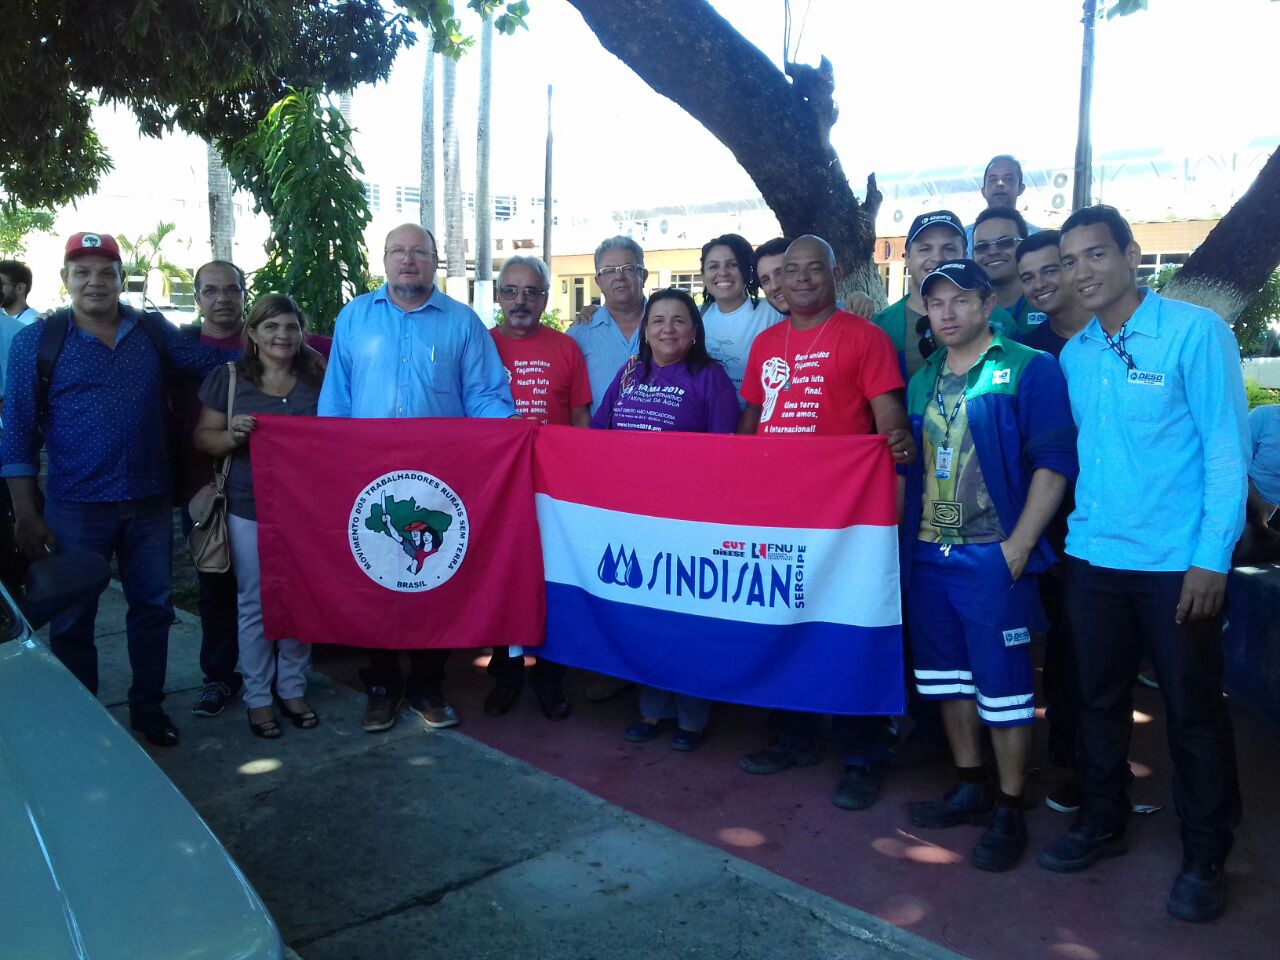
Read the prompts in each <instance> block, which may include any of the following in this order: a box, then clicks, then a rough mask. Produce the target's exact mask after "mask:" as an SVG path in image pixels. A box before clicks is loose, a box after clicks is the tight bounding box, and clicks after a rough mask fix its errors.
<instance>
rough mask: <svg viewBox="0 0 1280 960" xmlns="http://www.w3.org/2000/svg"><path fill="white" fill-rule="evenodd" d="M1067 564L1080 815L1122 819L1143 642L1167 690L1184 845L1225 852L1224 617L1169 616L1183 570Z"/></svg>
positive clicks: (1230, 760) (1232, 815) (1234, 818)
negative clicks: (1184, 619)
mask: <svg viewBox="0 0 1280 960" xmlns="http://www.w3.org/2000/svg"><path fill="white" fill-rule="evenodd" d="M1065 567H1066V575H1067V579H1066V602H1067V610H1068V614H1069V616H1070V618H1071V625H1072V628H1073V638H1074V640H1075V653H1076V669H1077V678H1078V680H1079V684H1080V738H1079V742H1078V747H1079V759H1078V763H1077V767H1076V781H1077V785H1078V786H1079V789H1080V800H1081V810H1080V817H1081V819H1082V820H1087V821H1090V822H1093V823H1097V824H1099V825H1100V826H1101V827H1102V828H1103V829H1108V830H1115V831H1121V830H1123V829H1124V824H1125V820H1126V819H1127V817H1128V814H1129V797H1128V795H1127V794H1128V784H1129V776H1128V769H1129V767H1128V757H1129V740H1130V735H1131V734H1132V732H1133V684H1134V681H1135V680H1136V678H1137V675H1138V664H1139V661H1140V659H1141V657H1142V654H1143V651H1144V650H1145V651H1146V653H1147V655H1148V656H1149V657H1150V658H1151V663H1152V666H1153V667H1154V668H1155V672H1156V679H1157V680H1159V682H1160V690H1161V693H1162V694H1163V695H1164V699H1165V711H1166V713H1167V723H1168V738H1169V752H1170V754H1171V755H1172V758H1173V770H1174V773H1173V802H1174V806H1175V808H1176V809H1177V811H1178V818H1179V819H1180V820H1181V822H1182V844H1183V850H1184V851H1185V853H1186V854H1187V855H1188V856H1189V857H1192V858H1194V859H1223V858H1225V857H1226V855H1227V853H1228V852H1229V851H1230V850H1231V842H1232V837H1233V831H1234V829H1235V827H1236V826H1237V825H1238V824H1239V822H1240V783H1239V776H1238V774H1237V771H1236V748H1235V738H1234V735H1233V733H1232V729H1231V717H1230V714H1229V713H1228V712H1227V706H1226V701H1225V700H1224V699H1223V697H1222V643H1221V632H1222V618H1221V617H1220V616H1219V617H1215V618H1213V619H1211V620H1206V621H1200V622H1197V623H1184V624H1182V625H1178V624H1177V623H1175V622H1174V610H1175V609H1176V607H1177V603H1178V597H1179V595H1180V593H1181V591H1182V577H1183V575H1182V574H1181V573H1148V572H1143V571H1131V570H1111V569H1107V568H1104V567H1095V566H1092V565H1090V564H1088V563H1085V562H1084V561H1082V560H1078V559H1076V558H1075V557H1067V558H1066V560H1065Z"/></svg>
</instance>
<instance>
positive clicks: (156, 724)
mask: <svg viewBox="0 0 1280 960" xmlns="http://www.w3.org/2000/svg"><path fill="white" fill-rule="evenodd" d="M129 726H130V727H132V728H133V729H134V730H137V731H138V732H139V733H141V734H142V735H143V736H144V737H146V738H147V743H150V744H151V745H153V746H156V747H176V746H177V745H178V739H179V737H178V728H177V727H175V726H174V725H173V721H172V720H170V719H169V716H168V714H166V713H165V712H164V711H163V710H160V709H155V710H148V711H147V712H146V713H135V714H130V716H129Z"/></svg>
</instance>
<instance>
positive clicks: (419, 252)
mask: <svg viewBox="0 0 1280 960" xmlns="http://www.w3.org/2000/svg"><path fill="white" fill-rule="evenodd" d="M385 253H386V255H387V256H388V257H390V258H391V259H392V260H403V259H404V258H405V257H410V258H412V259H414V260H430V259H431V256H432V254H431V251H429V250H424V249H423V248H422V247H414V248H413V249H411V250H406V249H405V248H404V247H392V248H391V249H390V250H387V251H385Z"/></svg>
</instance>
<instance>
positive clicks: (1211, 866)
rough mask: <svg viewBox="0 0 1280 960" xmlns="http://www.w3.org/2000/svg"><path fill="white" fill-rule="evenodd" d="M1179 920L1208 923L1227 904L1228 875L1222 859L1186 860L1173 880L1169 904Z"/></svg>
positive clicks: (1173, 914) (1220, 913)
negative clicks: (1192, 861) (1223, 867)
mask: <svg viewBox="0 0 1280 960" xmlns="http://www.w3.org/2000/svg"><path fill="white" fill-rule="evenodd" d="M1167 906H1168V908H1169V913H1170V914H1171V915H1172V916H1175V917H1177V918H1178V919H1179V920H1187V921H1190V922H1191V923H1207V922H1208V921H1210V920H1216V919H1218V917H1220V916H1222V911H1223V910H1224V909H1226V906H1227V875H1226V873H1224V872H1223V869H1222V861H1221V860H1210V861H1204V862H1201V863H1198V864H1197V863H1190V862H1186V861H1184V862H1183V865H1182V872H1181V873H1179V874H1178V876H1177V878H1176V879H1175V880H1174V881H1173V889H1172V890H1170V891H1169V902H1168V904H1167Z"/></svg>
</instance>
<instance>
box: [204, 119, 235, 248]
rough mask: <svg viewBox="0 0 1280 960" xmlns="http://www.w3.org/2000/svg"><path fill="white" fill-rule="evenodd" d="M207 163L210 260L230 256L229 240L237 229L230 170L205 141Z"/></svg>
mask: <svg viewBox="0 0 1280 960" xmlns="http://www.w3.org/2000/svg"><path fill="white" fill-rule="evenodd" d="M208 161H209V163H208V167H209V173H208V176H209V252H210V254H211V258H210V259H213V260H226V261H228V262H230V261H231V259H232V250H231V243H232V238H233V237H234V236H235V233H236V208H235V204H234V203H232V201H231V189H232V188H231V171H230V170H228V169H227V165H226V164H225V163H223V162H222V154H221V153H219V152H218V148H217V147H216V146H215V145H214V144H212V143H211V144H208Z"/></svg>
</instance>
